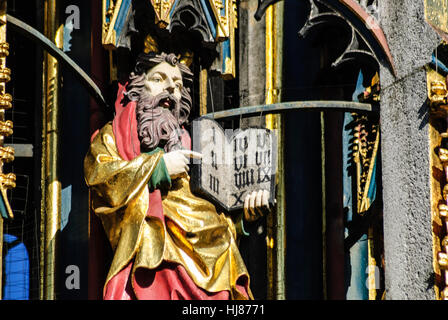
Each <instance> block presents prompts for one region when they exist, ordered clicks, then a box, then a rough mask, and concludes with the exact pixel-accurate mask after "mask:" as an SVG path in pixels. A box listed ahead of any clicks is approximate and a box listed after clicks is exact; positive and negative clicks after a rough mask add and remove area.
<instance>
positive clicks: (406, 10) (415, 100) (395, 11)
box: [379, 0, 439, 300]
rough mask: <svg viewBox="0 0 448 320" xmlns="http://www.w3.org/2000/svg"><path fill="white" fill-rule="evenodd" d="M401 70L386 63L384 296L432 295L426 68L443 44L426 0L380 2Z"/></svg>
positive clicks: (383, 105)
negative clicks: (427, 14)
mask: <svg viewBox="0 0 448 320" xmlns="http://www.w3.org/2000/svg"><path fill="white" fill-rule="evenodd" d="M379 13H380V23H381V25H382V27H383V30H384V32H385V35H386V38H387V40H388V44H389V47H390V50H391V53H392V56H393V58H394V63H395V67H396V70H397V77H396V78H395V77H394V76H393V75H392V74H391V73H390V72H389V70H388V69H386V68H385V67H381V134H382V140H381V142H382V174H383V201H384V247H385V249H384V254H385V284H386V299H389V300H397V299H434V298H435V292H434V288H433V284H432V281H433V280H432V279H433V267H432V259H433V253H432V228H431V227H432V226H431V201H430V174H431V168H430V162H429V156H430V154H429V145H430V144H429V136H428V121H427V118H426V117H424V116H423V115H422V114H425V113H427V106H426V100H427V91H426V72H425V69H424V66H425V65H426V64H427V63H428V62H429V61H430V59H431V54H432V52H433V50H434V49H435V47H436V45H437V44H438V41H439V40H438V39H437V36H436V34H435V33H434V32H433V30H432V29H431V28H430V27H429V25H428V24H427V23H426V22H425V20H424V3H423V1H414V0H399V1H380V2H379Z"/></svg>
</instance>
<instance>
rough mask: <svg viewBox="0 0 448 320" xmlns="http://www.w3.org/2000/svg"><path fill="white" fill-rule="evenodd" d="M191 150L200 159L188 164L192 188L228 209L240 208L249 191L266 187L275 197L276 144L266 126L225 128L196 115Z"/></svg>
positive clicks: (272, 196)
mask: <svg viewBox="0 0 448 320" xmlns="http://www.w3.org/2000/svg"><path fill="white" fill-rule="evenodd" d="M192 128H193V130H192V136H193V139H192V143H193V150H194V151H197V152H200V153H202V155H203V157H202V160H199V161H198V160H194V162H193V165H192V166H191V185H192V191H193V192H196V193H199V194H201V195H203V196H205V197H207V198H208V199H209V200H210V201H212V202H213V203H214V204H215V205H218V206H219V207H220V208H222V209H224V210H226V211H228V212H230V211H234V210H237V209H241V208H243V205H244V198H245V197H246V195H248V194H249V193H251V192H252V191H258V190H267V191H268V192H269V194H270V200H269V201H270V202H271V203H273V201H274V199H275V174H276V165H277V144H276V136H275V134H274V132H272V131H270V130H268V129H259V128H249V129H245V130H239V129H238V130H232V129H226V130H225V131H224V130H223V129H222V128H221V126H220V125H219V124H218V123H217V122H216V121H214V120H211V119H209V118H205V117H203V118H199V119H198V120H195V121H194V122H193V126H192Z"/></svg>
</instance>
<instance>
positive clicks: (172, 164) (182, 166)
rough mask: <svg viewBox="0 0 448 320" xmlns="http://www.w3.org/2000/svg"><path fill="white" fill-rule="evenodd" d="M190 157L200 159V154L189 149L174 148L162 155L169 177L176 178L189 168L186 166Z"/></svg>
mask: <svg viewBox="0 0 448 320" xmlns="http://www.w3.org/2000/svg"><path fill="white" fill-rule="evenodd" d="M190 158H191V159H201V158H202V154H201V153H198V152H194V151H191V150H176V151H171V152H168V153H165V154H164V155H163V160H164V161H165V166H166V169H167V170H168V174H169V175H170V177H171V179H176V178H178V177H180V176H182V175H183V174H186V173H187V172H188V170H190V167H189V166H188V164H189V163H190Z"/></svg>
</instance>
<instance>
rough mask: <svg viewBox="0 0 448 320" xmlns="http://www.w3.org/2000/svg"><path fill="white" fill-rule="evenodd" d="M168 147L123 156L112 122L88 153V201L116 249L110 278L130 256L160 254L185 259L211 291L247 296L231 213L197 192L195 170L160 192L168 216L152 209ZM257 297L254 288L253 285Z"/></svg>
mask: <svg viewBox="0 0 448 320" xmlns="http://www.w3.org/2000/svg"><path fill="white" fill-rule="evenodd" d="M162 156H163V151H160V152H157V153H155V154H152V155H149V154H145V153H142V154H140V155H139V156H137V157H135V158H134V159H132V160H131V161H126V160H123V159H122V158H121V157H120V155H119V152H118V150H117V147H116V143H115V139H114V135H113V130H112V125H111V124H110V123H109V124H107V125H106V126H105V127H103V129H101V130H100V131H99V133H98V134H97V135H96V136H95V138H94V139H93V141H92V143H91V146H90V149H89V151H88V153H87V155H86V158H85V160H84V172H85V179H86V183H87V185H88V186H89V188H90V190H91V206H92V210H93V211H94V213H95V214H96V215H98V216H99V217H100V218H101V221H102V224H103V227H104V229H105V231H106V234H107V236H108V238H109V241H110V243H111V246H112V248H113V250H114V252H115V253H114V258H113V261H112V264H111V267H110V269H109V273H108V275H107V279H106V284H107V282H108V281H109V280H110V279H111V278H112V277H113V276H114V275H116V274H117V273H118V272H119V271H120V270H122V269H123V268H124V267H125V266H127V265H128V264H129V263H130V262H131V261H133V262H134V265H133V271H132V272H133V273H134V272H135V270H136V269H137V268H147V269H154V268H156V267H158V266H159V265H160V264H161V262H162V261H168V262H174V263H178V264H180V265H182V266H183V267H184V268H185V269H186V271H187V273H188V274H189V276H190V277H191V279H192V280H193V281H194V282H195V284H196V285H197V286H198V287H200V288H202V289H204V290H207V291H208V292H219V291H222V290H228V291H229V292H230V297H231V299H245V296H244V295H243V294H241V293H240V292H239V291H238V290H237V289H236V283H237V281H238V279H239V278H240V277H246V279H247V281H249V275H248V272H247V270H246V267H245V264H244V262H243V260H242V258H241V255H240V253H239V250H238V246H237V242H236V239H237V233H236V230H235V225H234V223H233V221H232V219H231V218H230V217H227V216H226V215H225V214H223V213H218V212H217V211H216V208H215V207H214V205H212V204H211V203H210V202H208V201H206V200H205V199H203V198H200V197H197V196H195V195H194V194H193V193H192V192H191V190H190V183H189V180H190V177H189V176H184V177H182V178H178V179H175V180H173V181H172V186H171V188H170V190H169V191H167V192H164V193H162V195H161V200H162V208H163V216H164V218H163V221H162V220H161V219H159V218H157V217H156V216H153V215H151V214H150V211H151V210H149V211H148V208H149V207H150V205H149V204H150V203H149V201H150V193H149V189H148V181H149V179H150V177H151V174H152V173H153V172H154V170H155V168H156V166H157V164H158V162H159V161H160V159H161V157H162ZM248 294H249V296H250V298H253V296H252V294H251V292H250V289H249V292H248Z"/></svg>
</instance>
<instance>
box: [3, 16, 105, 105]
mask: <svg viewBox="0 0 448 320" xmlns="http://www.w3.org/2000/svg"><path fill="white" fill-rule="evenodd" d="M6 21H7V23H8V24H9V26H10V29H11V30H14V31H17V32H18V33H20V34H22V35H23V36H25V37H26V38H28V39H30V40H32V41H34V42H35V43H37V44H38V45H41V46H42V47H43V48H44V50H46V51H47V52H48V53H49V54H51V55H52V56H53V57H55V58H56V59H57V60H58V61H59V62H60V63H62V64H64V65H65V66H67V67H68V68H69V70H70V71H72V72H73V73H74V74H75V76H76V77H77V78H78V80H79V81H80V82H81V84H82V85H83V87H84V88H85V89H86V90H87V91H88V92H89V94H90V95H91V96H92V97H93V98H94V99H95V101H96V102H97V103H98V104H100V105H101V106H103V107H106V108H108V105H107V103H106V100H105V99H104V97H103V94H102V93H101V90H100V89H99V88H98V86H97V85H96V84H95V82H94V81H93V80H92V79H91V78H90V77H89V76H88V75H87V73H85V71H84V70H82V69H81V68H80V67H79V66H78V65H77V64H76V63H75V62H74V61H73V60H72V59H71V58H70V57H69V56H68V55H67V54H65V53H64V52H63V51H62V50H61V49H59V48H58V47H57V46H56V45H55V44H54V43H53V42H51V40H50V39H48V38H47V37H45V36H44V35H43V34H42V33H40V32H39V31H37V30H36V29H34V28H33V27H31V26H30V25H28V24H26V23H25V22H23V21H21V20H19V19H17V18H14V17H13V16H11V15H9V14H7V15H6Z"/></svg>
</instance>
